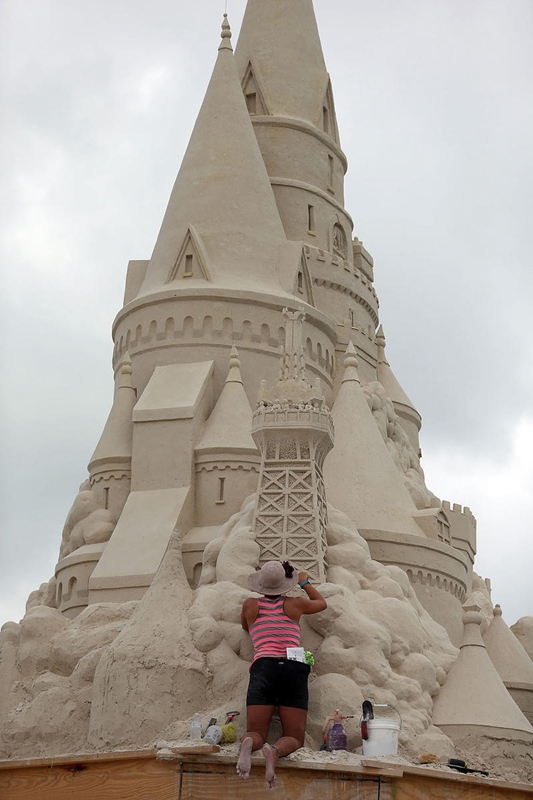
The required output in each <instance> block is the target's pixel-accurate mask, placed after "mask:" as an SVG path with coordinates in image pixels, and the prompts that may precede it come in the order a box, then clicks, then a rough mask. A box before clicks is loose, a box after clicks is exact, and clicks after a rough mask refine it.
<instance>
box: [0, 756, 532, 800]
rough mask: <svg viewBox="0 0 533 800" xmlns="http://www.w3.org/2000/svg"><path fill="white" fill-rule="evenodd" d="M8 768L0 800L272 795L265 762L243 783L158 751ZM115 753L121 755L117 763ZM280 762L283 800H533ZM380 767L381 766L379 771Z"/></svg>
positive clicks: (502, 786)
mask: <svg viewBox="0 0 533 800" xmlns="http://www.w3.org/2000/svg"><path fill="white" fill-rule="evenodd" d="M137 755H138V757H137V758H135V757H134V754H133V753H116V754H100V755H98V756H91V757H86V758H85V759H83V757H79V756H78V757H70V758H64V759H61V760H59V759H58V760H57V761H55V760H52V759H46V760H41V762H42V761H45V763H44V764H43V763H36V762H33V763H32V762H25V763H24V765H22V766H21V765H20V762H18V763H15V762H12V764H11V765H9V764H7V763H4V764H3V765H2V770H1V771H0V798H1V800H250V797H253V800H262V798H267V797H268V798H272V797H273V795H272V792H271V790H270V789H267V787H266V785H265V781H264V761H263V760H262V759H261V758H259V757H256V758H254V759H253V760H252V771H251V776H250V779H249V780H247V781H243V780H242V779H241V778H239V777H238V775H237V773H236V771H235V759H234V758H230V757H229V756H220V755H205V756H204V758H203V759H202V758H200V757H199V756H198V755H183V756H181V757H180V758H179V759H178V760H177V761H174V762H168V761H158V760H156V754H155V753H154V752H153V751H145V752H143V753H141V754H137ZM113 756H116V757H115V758H114V757H113ZM368 763H369V764H372V766H355V765H353V766H352V765H347V764H346V765H344V764H333V763H332V764H329V763H324V762H322V763H318V762H313V763H310V762H307V763H306V762H284V763H280V764H279V765H278V769H277V774H278V783H277V788H276V795H275V796H276V798H277V800H317V799H318V798H320V800H376V798H377V797H379V798H380V800H428V798H431V800H533V786H528V785H525V784H513V783H508V782H505V781H498V780H493V779H490V778H484V777H476V776H472V775H461V774H460V773H452V772H448V771H447V770H434V769H427V768H424V767H414V766H412V767H411V766H404V765H397V764H393V763H386V762H374V761H369V762H368ZM374 764H379V767H378V766H374Z"/></svg>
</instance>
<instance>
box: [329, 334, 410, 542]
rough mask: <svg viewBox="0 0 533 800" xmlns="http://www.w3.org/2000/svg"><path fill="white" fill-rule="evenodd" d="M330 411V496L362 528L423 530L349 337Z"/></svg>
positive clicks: (399, 530)
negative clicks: (372, 406) (332, 438)
mask: <svg viewBox="0 0 533 800" xmlns="http://www.w3.org/2000/svg"><path fill="white" fill-rule="evenodd" d="M331 413H332V416H333V424H334V426H335V447H334V448H333V450H332V451H331V453H330V454H329V455H328V457H327V458H326V462H325V464H324V480H325V482H326V494H327V498H328V501H329V502H330V503H332V504H333V505H334V506H336V507H337V508H340V509H342V510H343V511H344V512H345V513H346V514H348V516H349V517H350V519H352V520H353V521H354V522H355V524H356V525H357V527H358V528H359V529H360V530H362V531H364V530H383V531H391V532H397V533H408V534H415V535H417V536H420V535H422V534H421V530H420V528H419V526H418V525H417V524H416V522H415V521H414V519H413V516H412V515H413V513H414V512H415V511H416V508H415V505H414V503H413V501H412V499H411V496H410V495H409V492H408V491H407V489H406V487H405V484H404V482H403V478H402V475H401V474H400V472H399V471H398V468H397V467H396V465H395V463H394V461H393V460H392V457H391V455H390V453H389V451H388V450H387V445H386V444H385V442H384V441H383V438H382V436H381V434H380V432H379V430H378V427H377V425H376V422H375V420H374V417H373V416H372V412H371V410H370V408H369V407H368V403H367V399H366V397H365V394H364V392H363V390H362V388H361V382H360V380H359V375H358V373H357V358H356V353H355V348H354V346H353V344H352V343H351V342H350V343H349V345H348V348H347V350H346V356H345V359H344V377H343V379H342V384H341V387H340V389H339V392H338V394H337V398H336V400H335V403H334V405H333V408H332V411H331Z"/></svg>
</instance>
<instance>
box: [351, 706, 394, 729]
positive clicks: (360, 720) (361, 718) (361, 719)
mask: <svg viewBox="0 0 533 800" xmlns="http://www.w3.org/2000/svg"><path fill="white" fill-rule="evenodd" d="M372 705H373V707H374V708H392V710H393V711H394V713H395V714H398V719H399V720H400V728H399V730H401V728H402V726H403V720H402V715H401V714H400V712H399V711H398V709H397V708H396V707H395V706H393V705H391V704H390V703H373V704H372ZM374 719H375V717H374ZM367 721H372V720H367ZM361 722H363V715H362V714H361V717H360V718H359V723H361Z"/></svg>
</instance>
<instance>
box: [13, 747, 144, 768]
mask: <svg viewBox="0 0 533 800" xmlns="http://www.w3.org/2000/svg"><path fill="white" fill-rule="evenodd" d="M155 754H156V751H155V750H115V752H113V753H79V754H77V755H65V756H56V757H55V758H50V756H48V757H47V758H25V759H23V760H20V761H10V760H6V759H1V760H0V771H1V770H4V769H19V768H24V769H26V768H27V767H51V766H60V765H61V764H89V763H93V762H101V761H130V760H132V759H139V758H153V757H154V756H155Z"/></svg>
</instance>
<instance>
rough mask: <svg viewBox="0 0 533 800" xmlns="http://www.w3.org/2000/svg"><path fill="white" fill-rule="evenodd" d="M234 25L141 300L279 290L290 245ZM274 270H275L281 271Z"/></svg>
mask: <svg viewBox="0 0 533 800" xmlns="http://www.w3.org/2000/svg"><path fill="white" fill-rule="evenodd" d="M230 37H231V32H230V28H229V24H228V22H227V18H226V17H225V21H224V24H223V28H222V42H221V44H220V47H219V54H218V58H217V61H216V64H215V67H214V70H213V75H212V77H211V81H210V83H209V86H208V88H207V92H206V95H205V99H204V102H203V104H202V107H201V109H200V113H199V114H198V119H197V121H196V124H195V126H194V130H193V132H192V135H191V139H190V141H189V146H188V148H187V151H186V153H185V156H184V158H183V162H182V164H181V167H180V170H179V173H178V177H177V178H176V182H175V184H174V188H173V189H172V193H171V195H170V200H169V203H168V207H167V210H166V213H165V216H164V219H163V224H162V225H161V230H160V232H159V236H158V238H157V242H156V245H155V247H154V252H153V255H152V258H151V260H150V264H149V265H148V269H147V272H146V278H145V280H144V282H143V286H142V288H141V292H140V294H141V295H144V294H146V293H148V292H153V291H156V290H158V289H161V288H165V287H166V288H172V289H174V290H177V291H189V290H190V289H191V287H198V286H199V285H202V286H205V283H206V282H209V283H213V284H214V285H215V286H232V287H233V288H234V289H242V288H245V287H254V288H257V287H258V286H259V287H260V288H261V289H263V290H264V291H279V290H280V289H281V285H280V283H279V281H278V280H277V276H276V272H277V270H276V264H277V262H279V255H278V253H277V252H276V251H277V249H278V248H279V246H280V245H282V244H283V243H285V242H286V237H285V234H284V231H283V226H282V224H281V220H280V217H279V213H278V210H277V207H276V203H275V200H274V195H273V193H272V189H271V187H270V182H269V179H268V175H267V172H266V169H265V165H264V162H263V159H262V157H261V153H260V151H259V147H258V145H257V140H256V138H255V136H254V133H253V129H252V126H251V125H250V121H249V118H248V113H247V111H246V105H245V102H244V99H243V96H242V92H241V89H240V82H239V79H238V75H237V70H236V67H235V62H234V57H233V49H232V46H231V39H230ZM273 267H274V268H273Z"/></svg>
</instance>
